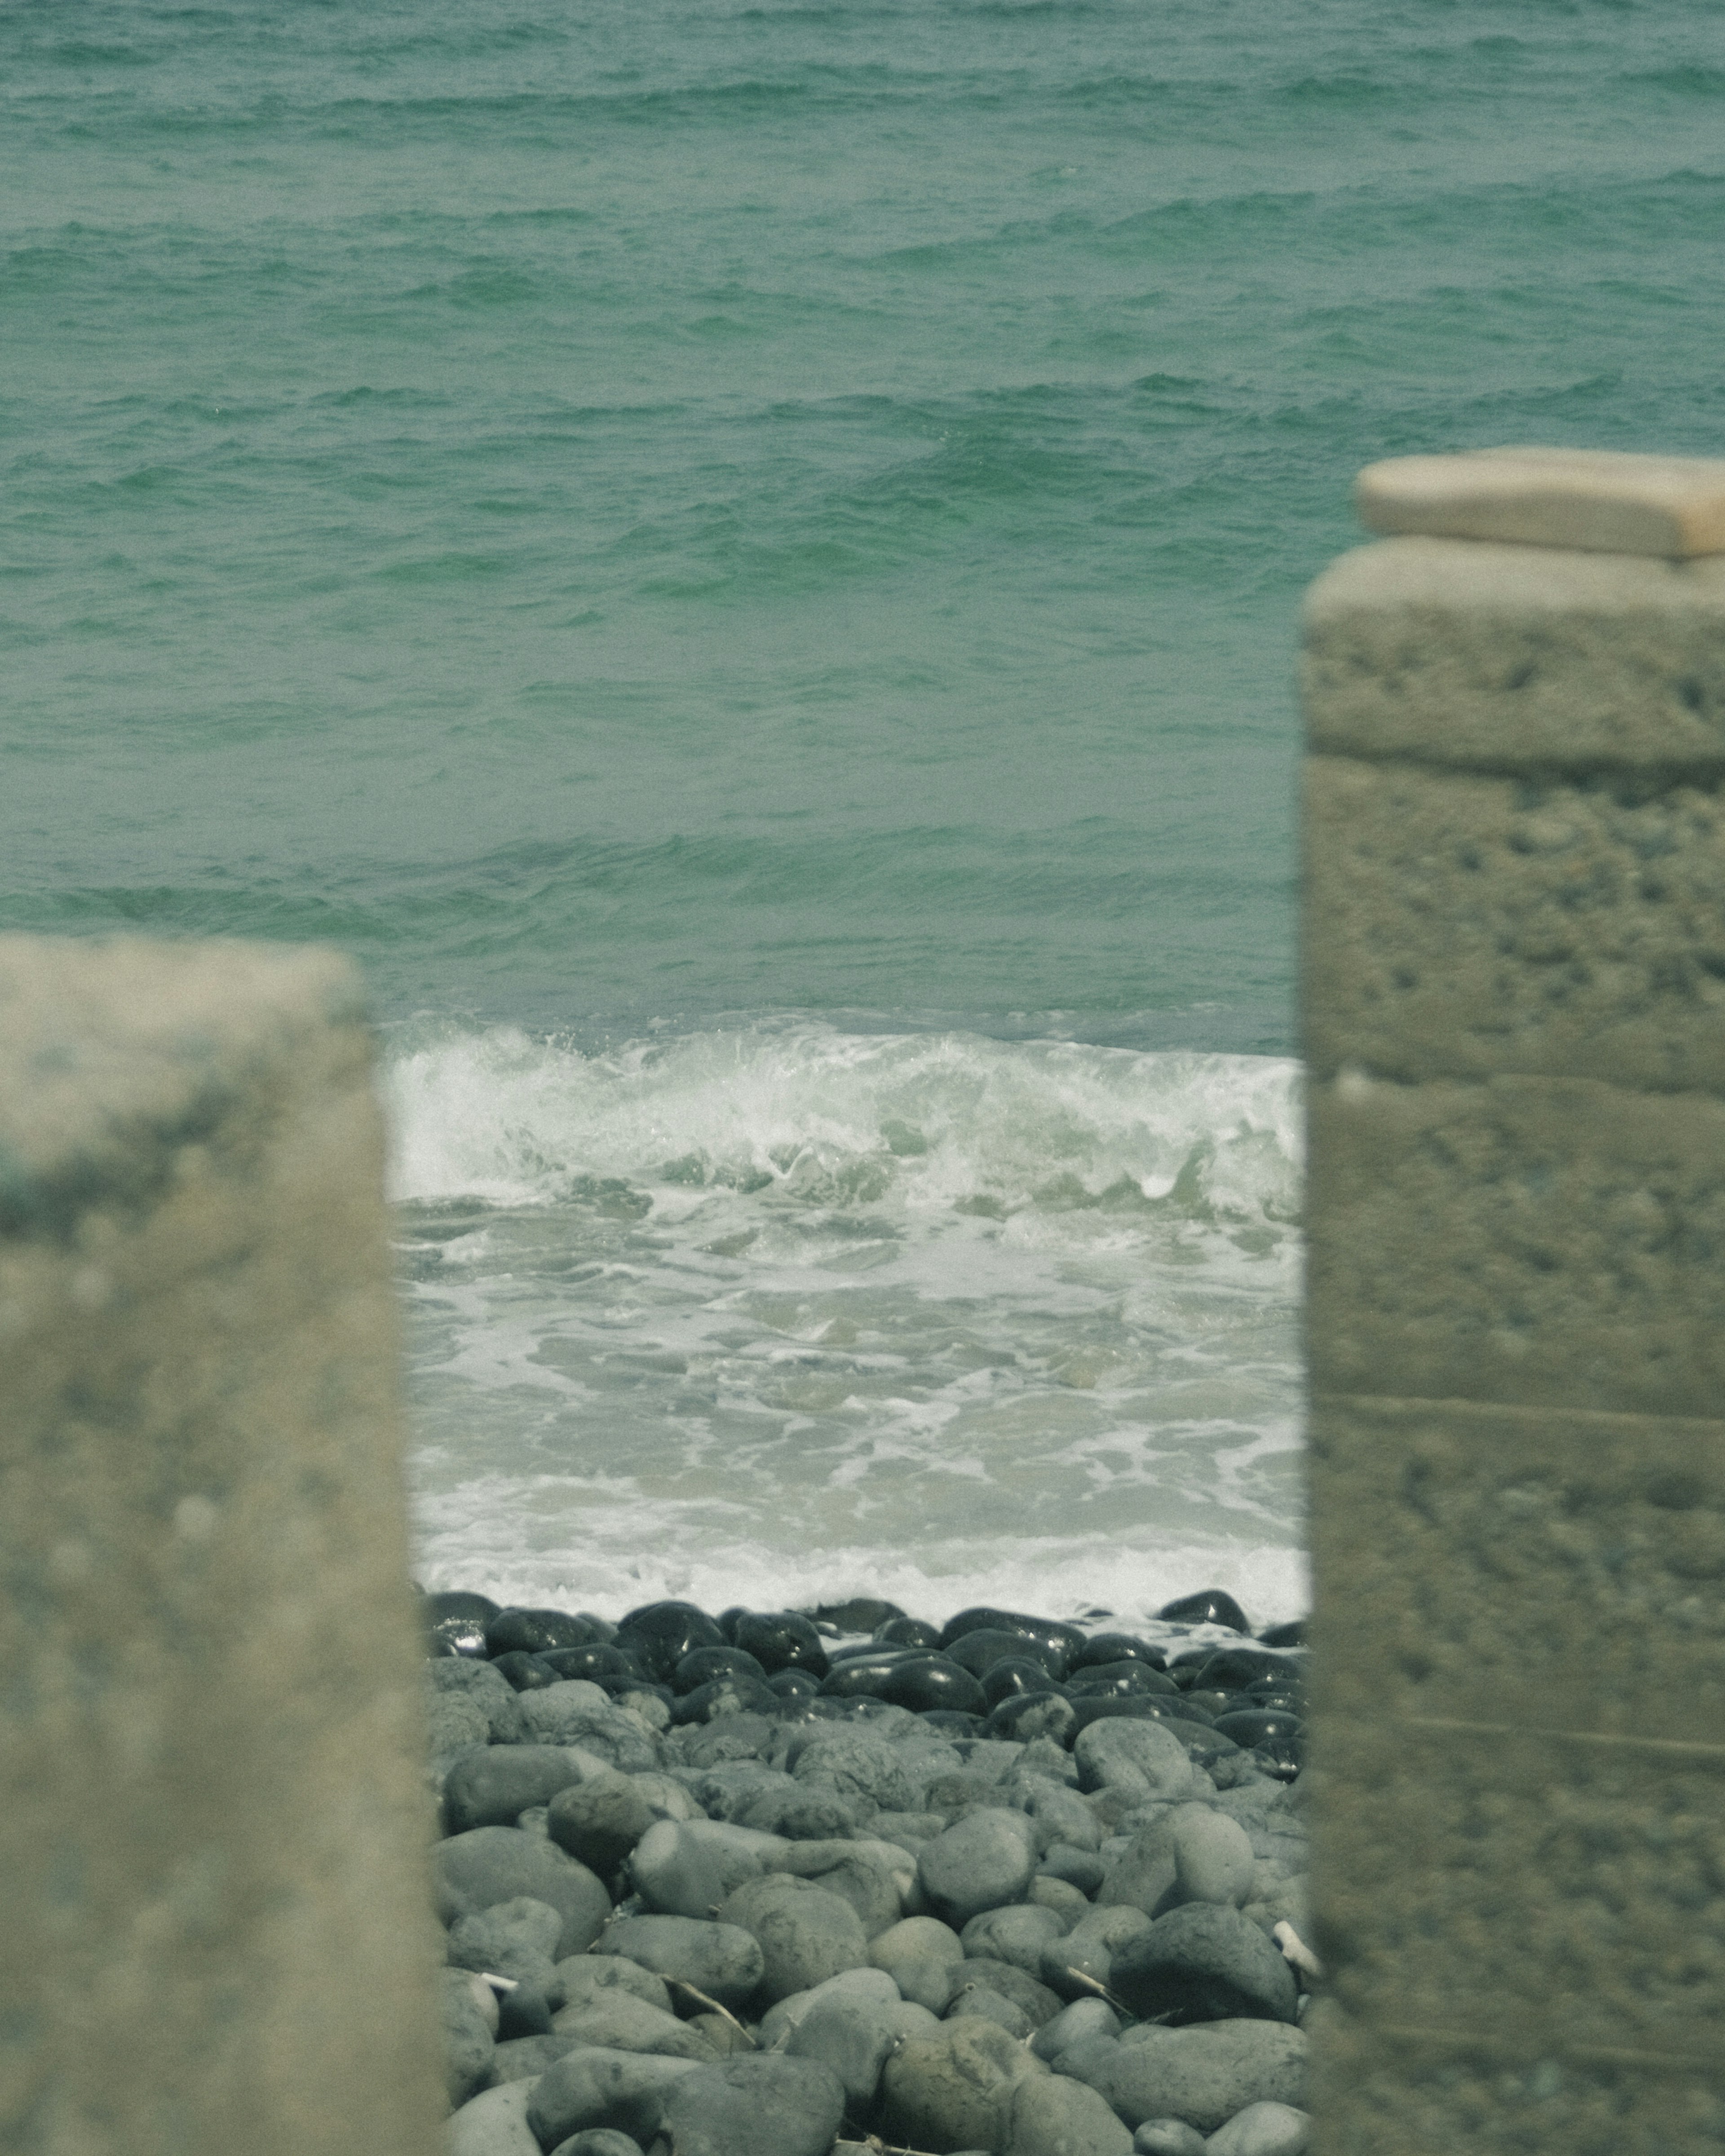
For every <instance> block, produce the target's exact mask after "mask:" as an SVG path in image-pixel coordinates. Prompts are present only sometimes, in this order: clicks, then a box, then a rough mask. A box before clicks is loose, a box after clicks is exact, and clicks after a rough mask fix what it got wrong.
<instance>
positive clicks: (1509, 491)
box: [1353, 449, 1725, 557]
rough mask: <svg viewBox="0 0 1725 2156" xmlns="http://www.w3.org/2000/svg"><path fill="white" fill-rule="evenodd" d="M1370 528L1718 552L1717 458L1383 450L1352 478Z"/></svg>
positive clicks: (1720, 496) (1722, 485)
mask: <svg viewBox="0 0 1725 2156" xmlns="http://www.w3.org/2000/svg"><path fill="white" fill-rule="evenodd" d="M1353 499H1354V505H1355V506H1356V508H1357V509H1358V511H1359V516H1360V521H1361V522H1362V523H1363V524H1364V525H1365V526H1368V529H1369V530H1371V531H1403V532H1407V531H1417V532H1426V533H1430V534H1433V535H1435V536H1441V537H1445V538H1450V539H1498V540H1511V541H1514V542H1519V543H1522V544H1526V545H1529V546H1534V547H1579V548H1581V549H1583V550H1584V551H1586V552H1594V553H1605V554H1652V555H1666V556H1671V557H1685V556H1691V555H1697V554H1719V553H1725V461H1722V460H1721V459H1718V458H1717V457H1650V456H1638V455H1635V454H1626V453H1625V451H1623V450H1621V449H1473V450H1470V451H1468V452H1466V454H1463V455H1461V456H1438V457H1391V458H1389V459H1386V461H1385V462H1384V463H1382V464H1375V465H1367V466H1366V468H1365V470H1363V472H1362V473H1361V474H1360V475H1359V477H1358V480H1356V481H1355V482H1354V489H1353Z"/></svg>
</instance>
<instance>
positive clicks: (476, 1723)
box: [425, 1656, 491, 1760]
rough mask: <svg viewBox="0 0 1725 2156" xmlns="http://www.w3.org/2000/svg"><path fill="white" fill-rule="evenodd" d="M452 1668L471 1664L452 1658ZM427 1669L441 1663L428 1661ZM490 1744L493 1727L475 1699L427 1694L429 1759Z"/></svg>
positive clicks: (456, 1693) (452, 1693)
mask: <svg viewBox="0 0 1725 2156" xmlns="http://www.w3.org/2000/svg"><path fill="white" fill-rule="evenodd" d="M440 1660H441V1661H448V1662H449V1667H450V1668H451V1669H465V1668H466V1667H467V1666H468V1665H467V1664H466V1663H465V1662H459V1661H454V1660H453V1659H452V1658H450V1657H448V1656H444V1657H440ZM425 1666H426V1668H427V1669H428V1670H434V1669H436V1668H437V1667H438V1666H439V1663H438V1662H428V1663H427V1664H426V1665H425ZM490 1741H491V1725H490V1722H488V1721H487V1719H486V1718H485V1709H484V1707H481V1706H480V1703H479V1702H478V1701H477V1700H476V1699H469V1698H468V1697H465V1695H464V1694H463V1693H461V1692H459V1691H433V1692H428V1694H427V1696H426V1700H425V1749H426V1755H427V1757H428V1758H431V1759H434V1760H436V1759H448V1758H452V1757H454V1755H457V1754H459V1753H464V1752H471V1751H472V1750H474V1748H475V1747H476V1746H479V1745H484V1744H489V1743H490Z"/></svg>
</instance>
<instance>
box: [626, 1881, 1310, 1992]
mask: <svg viewBox="0 0 1725 2156" xmlns="http://www.w3.org/2000/svg"><path fill="white" fill-rule="evenodd" d="M844 1906H845V1905H844V1904H843V1903H842V1902H841V1903H840V1904H839V1907H841V1908H842V1907H844ZM845 1914H846V1915H847V1916H850V1917H851V1922H853V1923H855V1921H856V1919H855V1916H854V1915H852V1914H851V1912H850V1910H848V1909H846V1910H845ZM1272 1951H1273V1949H1272ZM593 1952H594V1953H600V1954H621V1955H623V1956H624V1958H625V1959H627V1960H629V1961H633V1962H639V1963H640V1965H641V1967H642V1968H643V1969H651V1970H652V1972H653V1973H654V1974H655V1976H662V1977H665V1978H667V1979H670V1980H671V1981H673V1982H680V1983H683V1984H693V1985H694V1986H695V1987H696V1989H697V1990H699V1991H704V1992H706V1994H707V1995H708V1997H709V1998H711V1999H717V2000H718V2002H719V2004H720V2005H721V2006H725V2007H728V2008H730V2009H731V2010H732V2011H733V2012H734V2011H735V2010H737V2007H739V2006H742V2005H744V2004H745V2003H746V2002H747V2000H748V1999H749V1998H750V1997H751V1996H752V1994H753V1993H754V1992H755V1991H756V1989H757V1988H758V1986H759V1984H760V1982H761V1977H762V1969H763V1968H764V1966H765V1964H764V1962H763V1959H762V1953H761V1948H760V1947H759V1945H758V1944H757V1942H756V1940H755V1938H754V1936H753V1934H752V1933H750V1932H747V1931H745V1930H743V1929H742V1928H741V1927H740V1926H738V1925H737V1924H734V1923H732V1922H730V1921H729V1920H728V1919H726V1920H723V1921H721V1922H717V1923H713V1922H704V1921H703V1920H702V1919H701V1918H700V1917H618V1918H617V1919H616V1920H615V1922H613V1923H611V1924H608V1926H607V1927H606V1928H605V1930H604V1933H603V1936H602V1937H601V1938H598V1940H597V1941H596V1943H594V1946H593Z"/></svg>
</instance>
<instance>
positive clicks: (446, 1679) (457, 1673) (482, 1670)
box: [425, 1655, 527, 1749]
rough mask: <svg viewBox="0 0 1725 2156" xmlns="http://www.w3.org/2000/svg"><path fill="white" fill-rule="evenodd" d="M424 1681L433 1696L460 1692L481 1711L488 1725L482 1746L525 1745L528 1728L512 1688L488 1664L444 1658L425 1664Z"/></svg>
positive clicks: (467, 1658)
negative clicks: (489, 1744) (485, 1744)
mask: <svg viewBox="0 0 1725 2156" xmlns="http://www.w3.org/2000/svg"><path fill="white" fill-rule="evenodd" d="M425 1681H426V1685H427V1686H428V1688H429V1690H430V1691H432V1692H434V1693H440V1692H451V1691H455V1692H461V1693H464V1694H465V1696H466V1697H468V1698H469V1699H470V1700H472V1701H473V1702H475V1705H477V1706H478V1707H480V1709H481V1711H482V1712H483V1713H484V1714H485V1722H486V1726H487V1735H486V1736H485V1738H481V1739H480V1742H481V1743H491V1744H524V1743H526V1741H527V1726H526V1722H523V1721H522V1719H521V1708H520V1707H519V1706H518V1705H517V1704H516V1696H515V1691H514V1688H513V1686H511V1684H510V1682H509V1681H508V1679H507V1678H506V1677H501V1676H498V1674H497V1672H496V1671H495V1669H493V1668H492V1666H491V1665H490V1663H489V1662H483V1661H475V1660H474V1659H473V1658H472V1657H471V1656H470V1655H449V1656H445V1657H444V1659H442V1660H441V1661H434V1662H428V1663H427V1664H426V1665H425ZM434 1749H435V1747H434Z"/></svg>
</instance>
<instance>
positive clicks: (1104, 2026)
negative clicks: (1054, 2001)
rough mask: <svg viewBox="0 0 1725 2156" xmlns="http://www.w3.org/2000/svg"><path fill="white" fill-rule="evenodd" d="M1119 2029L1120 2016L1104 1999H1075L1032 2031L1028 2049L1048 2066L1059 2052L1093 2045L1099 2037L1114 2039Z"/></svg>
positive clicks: (1053, 2062)
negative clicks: (1078, 2046) (1032, 2035)
mask: <svg viewBox="0 0 1725 2156" xmlns="http://www.w3.org/2000/svg"><path fill="white" fill-rule="evenodd" d="M1120 2028H1121V2022H1120V2016H1119V2015H1117V2013H1116V2012H1115V2011H1114V2009H1113V2008H1112V2007H1111V2005H1109V2004H1108V2002H1107V2000H1106V1999H1074V2000H1073V2002H1072V2004H1071V2005H1070V2006H1066V2007H1063V2008H1062V2009H1061V2010H1060V2012H1059V2013H1058V2014H1056V2015H1055V2017H1054V2019H1053V2020H1052V2021H1047V2022H1045V2023H1044V2024H1043V2025H1042V2027H1041V2028H1040V2029H1039V2030H1037V2031H1036V2034H1035V2035H1034V2037H1033V2038H1032V2040H1031V2043H1030V2049H1031V2050H1032V2051H1034V2053H1035V2054H1036V2056H1037V2057H1038V2058H1039V2059H1046V2060H1047V2061H1048V2062H1049V2064H1050V2066H1055V2064H1056V2061H1058V2060H1059V2058H1060V2054H1061V2052H1062V2051H1070V2050H1071V2048H1072V2046H1074V2045H1075V2044H1089V2043H1093V2042H1094V2041H1095V2040H1096V2038H1097V2037H1099V2036H1106V2037H1113V2036H1117V2035H1119V2034H1120Z"/></svg>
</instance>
